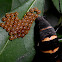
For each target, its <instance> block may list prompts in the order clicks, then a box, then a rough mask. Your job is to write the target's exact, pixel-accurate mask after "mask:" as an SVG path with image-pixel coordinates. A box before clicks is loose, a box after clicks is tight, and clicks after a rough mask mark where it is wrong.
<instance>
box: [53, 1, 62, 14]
mask: <svg viewBox="0 0 62 62" xmlns="http://www.w3.org/2000/svg"><path fill="white" fill-rule="evenodd" d="M52 1H53V4H54V5H55V7H56V9H57V10H58V11H59V12H60V13H62V0H52Z"/></svg>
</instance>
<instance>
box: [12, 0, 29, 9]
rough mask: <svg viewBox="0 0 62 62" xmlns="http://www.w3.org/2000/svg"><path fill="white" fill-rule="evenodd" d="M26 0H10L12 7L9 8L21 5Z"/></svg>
mask: <svg viewBox="0 0 62 62" xmlns="http://www.w3.org/2000/svg"><path fill="white" fill-rule="evenodd" d="M27 1H28V0H12V8H11V10H13V9H15V8H17V7H19V6H22V5H23V4H24V3H26V2H27Z"/></svg>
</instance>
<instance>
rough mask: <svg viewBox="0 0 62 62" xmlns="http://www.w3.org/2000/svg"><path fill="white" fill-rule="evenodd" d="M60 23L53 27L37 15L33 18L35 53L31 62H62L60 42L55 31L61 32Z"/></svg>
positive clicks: (61, 45)
mask: <svg viewBox="0 0 62 62" xmlns="http://www.w3.org/2000/svg"><path fill="white" fill-rule="evenodd" d="M61 30H62V26H61V23H60V24H59V25H57V26H55V27H54V28H53V27H52V26H51V25H50V23H49V22H48V21H47V20H46V19H44V17H43V16H41V17H40V16H39V17H38V18H37V19H36V20H35V28H34V41H35V49H36V55H35V57H34V59H33V62H56V61H58V60H60V61H61V62H62V43H61V42H59V41H60V40H62V39H60V38H58V36H57V33H59V34H62V32H61Z"/></svg>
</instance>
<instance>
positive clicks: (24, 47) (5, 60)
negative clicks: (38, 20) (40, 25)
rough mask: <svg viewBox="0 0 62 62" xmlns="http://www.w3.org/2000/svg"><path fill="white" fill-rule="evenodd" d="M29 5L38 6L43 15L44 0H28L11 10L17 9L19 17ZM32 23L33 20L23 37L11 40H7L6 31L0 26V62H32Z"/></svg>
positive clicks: (33, 53)
mask: <svg viewBox="0 0 62 62" xmlns="http://www.w3.org/2000/svg"><path fill="white" fill-rule="evenodd" d="M15 1H16V0H15ZM16 2H17V1H16ZM13 4H14V3H13ZM31 7H38V9H39V10H41V14H40V15H43V9H44V0H29V1H27V2H26V3H24V4H23V5H21V6H19V7H17V8H16V9H14V10H13V11H11V12H15V11H17V12H18V13H19V15H18V17H19V18H20V19H21V18H23V16H24V14H25V13H26V12H27V11H29V9H30V8H31ZM0 20H1V19H0ZM34 25H35V22H34V23H33V24H32V27H31V28H30V31H29V33H28V34H27V35H26V36H25V37H24V38H17V39H14V40H13V41H10V40H9V35H8V32H6V31H5V30H4V29H2V28H1V27H0V39H1V40H0V62H32V60H33V57H34V55H35V49H34Z"/></svg>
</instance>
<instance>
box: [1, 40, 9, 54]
mask: <svg viewBox="0 0 62 62" xmlns="http://www.w3.org/2000/svg"><path fill="white" fill-rule="evenodd" d="M8 42H9V40H7V42H6V44H5V45H4V47H3V49H2V50H1V51H0V55H1V54H2V52H3V51H4V49H5V47H6V46H7V44H8Z"/></svg>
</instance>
